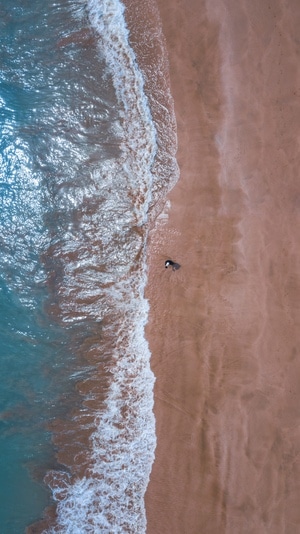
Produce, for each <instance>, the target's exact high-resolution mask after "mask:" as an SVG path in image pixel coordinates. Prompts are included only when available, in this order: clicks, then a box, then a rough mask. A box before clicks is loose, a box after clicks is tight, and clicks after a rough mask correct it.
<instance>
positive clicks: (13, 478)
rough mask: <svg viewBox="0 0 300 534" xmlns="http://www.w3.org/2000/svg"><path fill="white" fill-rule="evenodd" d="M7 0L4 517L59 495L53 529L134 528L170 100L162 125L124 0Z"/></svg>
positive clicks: (144, 448)
mask: <svg viewBox="0 0 300 534" xmlns="http://www.w3.org/2000/svg"><path fill="white" fill-rule="evenodd" d="M0 10H1V17H0V20H1V23H0V24H1V32H2V36H3V47H2V51H1V61H2V65H3V68H2V71H1V78H0V98H1V111H0V120H1V132H2V133H1V179H0V201H1V218H0V224H1V232H0V236H1V237H0V239H1V251H0V277H1V287H0V298H1V300H0V306H1V314H0V317H1V319H0V321H1V325H0V336H1V337H0V343H1V360H0V366H1V376H2V386H1V390H0V399H1V408H0V409H1V436H0V457H1V459H2V460H1V463H0V470H1V473H0V480H1V502H2V503H3V504H4V506H1V516H0V525H1V529H0V530H1V533H3V534H6V533H10V534H12V533H16V534H17V533H19V532H23V531H24V529H25V527H26V525H28V524H29V523H31V522H32V521H34V520H37V519H38V518H39V517H41V515H42V511H43V509H44V508H45V506H47V505H49V504H51V503H53V502H57V503H58V507H57V520H56V523H55V525H53V524H52V526H51V527H50V526H49V532H50V530H51V531H53V532H72V534H74V533H75V532H80V533H82V532H95V529H101V532H111V531H112V530H111V529H112V528H113V529H114V530H113V531H114V532H139V533H140V532H142V531H143V530H144V529H145V514H144V504H143V495H144V492H145V488H146V485H147V481H148V476H149V472H150V468H151V464H152V461H153V456H154V448H155V431H154V418H153V413H152V405H153V393H152V389H153V382H154V378H153V375H152V373H151V371H150V366H149V359H150V353H149V350H148V346H147V343H146V341H145V339H144V325H145V322H146V321H147V313H148V307H147V302H146V301H145V299H144V297H143V291H144V286H145V282H146V271H145V264H144V250H145V243H146V237H147V221H148V213H149V209H150V208H151V209H153V207H154V205H155V203H156V202H157V200H158V199H159V198H163V196H164V194H165V191H166V190H167V189H168V188H169V187H170V183H171V179H172V180H173V181H174V179H175V178H176V176H175V175H176V172H177V169H176V163H175V160H174V150H175V137H174V118H173V115H172V107H171V106H170V107H169V111H168V110H166V108H165V109H164V124H165V125H166V126H164V127H162V126H159V122H158V118H157V119H156V120H153V116H154V115H155V113H154V114H153V112H154V108H155V102H157V100H156V99H155V98H154V97H153V94H154V93H153V94H152V100H151V94H150V90H149V87H150V85H151V84H150V83H149V80H150V76H148V82H147V74H145V76H146V82H147V83H148V92H147V91H146V90H145V87H144V83H145V81H144V78H143V75H142V73H141V71H140V69H139V67H138V63H137V58H136V56H135V53H134V51H133V49H132V47H131V45H130V43H129V37H130V36H129V32H128V29H127V27H126V23H125V19H124V7H123V6H122V4H121V3H120V2H119V1H117V0H103V1H102V0H101V1H100V0H99V1H98V0H90V1H89V2H88V3H87V4H86V3H85V2H83V1H81V0H78V1H74V0H70V1H67V0H59V1H58V2H56V3H53V2H52V1H50V0H46V1H44V2H43V3H42V4H41V3H40V2H39V1H38V0H36V1H33V2H30V3H27V2H26V3H24V1H22V0H17V1H14V2H10V1H9V2H7V1H6V2H5V3H4V2H0ZM159 38H160V37H159V35H158V36H156V39H159ZM145 72H146V71H145ZM168 98H169V100H170V97H169V96H168ZM150 103H151V106H150ZM160 106H161V104H160ZM167 116H168V120H167V121H166V120H165V119H166V117H167ZM172 128H173V131H172ZM168 129H169V130H170V134H168ZM162 139H165V140H166V139H168V143H164V142H162ZM164 144H165V145H166V150H164ZM167 145H168V146H167ZM172 151H173V152H172ZM158 154H159V158H158ZM171 175H172V178H171ZM79 393H80V394H79ZM56 453H58V456H56ZM120 473H122V475H123V474H124V473H126V476H122V477H121V481H120ZM53 499H54V501H53ZM44 528H45V527H44ZM47 528H48V527H47Z"/></svg>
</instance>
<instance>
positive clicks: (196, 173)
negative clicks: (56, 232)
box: [146, 0, 300, 534]
mask: <svg viewBox="0 0 300 534" xmlns="http://www.w3.org/2000/svg"><path fill="white" fill-rule="evenodd" d="M158 6H159V9H160V13H161V17H162V21H163V30H164V34H165V37H166V40H167V47H168V51H169V60H170V76H171V87H172V94H173V97H174V100H175V111H176V117H177V125H178V142H179V150H178V163H179V165H180V171H181V176H180V180H179V182H178V183H177V185H176V186H175V188H174V189H173V190H172V192H171V194H170V195H169V198H168V204H167V207H166V210H165V212H164V213H163V214H162V215H161V216H160V217H159V218H158V219H157V221H156V224H155V227H154V228H153V229H152V231H151V236H150V243H149V251H148V262H149V283H148V288H147V298H148V299H149V302H150V319H149V324H148V327H147V337H148V339H149V344H150V350H151V352H152V369H153V371H154V373H155V375H156V377H157V380H156V386H155V416H156V424H157V439H158V443H157V449H156V459H155V462H154V465H153V469H152V474H151V478H150V483H149V486H148V490H147V493H146V510H147V521H148V529H147V534H177V533H178V534H200V533H201V534H214V533H227V534H254V533H255V534H257V533H259V534H260V533H272V534H283V533H285V534H294V533H295V534H296V533H298V532H299V525H300V508H299V498H300V461H299V453H300V425H299V423H300V328H299V327H300V247H299V239H300V180H299V178H298V174H299V168H300V157H299V148H300V128H299V126H300V100H299V98H300V71H299V51H300V49H299V38H298V28H299V23H300V7H299V4H298V3H297V2H296V0H286V1H280V0H273V1H272V2H269V1H266V0H259V1H258V0H252V1H251V2H250V1H246V0H241V1H238V0H234V1H232V0H208V1H207V2H205V1H204V0H186V1H185V2H183V1H182V0H158ZM168 206H169V208H168ZM166 214H167V215H166ZM168 258H171V259H173V260H175V261H177V262H178V263H180V264H181V268H180V269H179V270H177V271H172V270H170V269H168V270H167V269H165V268H164V261H165V260H166V259H168Z"/></svg>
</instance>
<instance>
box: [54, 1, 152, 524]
mask: <svg viewBox="0 0 300 534" xmlns="http://www.w3.org/2000/svg"><path fill="white" fill-rule="evenodd" d="M88 13H89V17H90V21H91V24H92V25H93V27H94V29H95V31H96V32H97V34H98V36H99V50H100V53H101V54H102V55H103V56H104V58H105V61H106V64H107V65H108V68H109V70H110V73H111V75H112V79H113V83H114V87H115V90H116V95H117V98H118V101H119V104H120V106H121V108H122V116H121V123H120V131H121V138H122V143H121V155H120V157H119V158H115V159H113V160H110V161H107V162H103V163H101V164H99V166H98V167H97V168H96V169H94V170H93V172H92V174H91V176H90V181H89V185H88V188H87V189H86V190H85V191H83V190H81V191H80V192H77V191H76V189H75V188H74V189H73V190H72V187H70V188H69V195H64V196H63V197H62V202H66V201H67V202H73V203H74V204H75V206H77V207H80V206H82V205H83V204H85V203H86V204H87V205H88V204H89V203H92V202H94V203H95V202H96V203H97V201H99V202H100V200H101V210H99V209H95V210H94V212H92V213H91V212H90V211H87V213H86V214H85V213H84V210H83V213H82V216H81V218H80V220H78V221H77V224H76V228H75V227H74V226H72V225H70V228H69V230H68V232H67V233H66V234H65V237H64V241H63V243H62V244H61V246H60V247H59V248H58V249H57V250H56V251H55V252H54V254H57V255H59V256H60V258H62V259H63V260H64V259H65V261H64V275H63V278H62V281H61V284H60V285H59V288H58V289H59V295H60V297H61V298H60V303H61V304H60V306H61V310H62V318H63V320H64V321H65V322H70V323H71V322H73V321H74V317H76V320H78V317H79V318H87V317H88V318H90V319H94V320H96V321H100V320H101V319H103V318H104V317H105V316H106V315H109V317H110V318H112V317H116V320H115V321H113V320H111V321H110V325H109V326H107V327H106V329H107V330H109V329H113V330H114V337H115V344H114V345H115V348H114V351H113V354H112V355H111V357H112V359H113V361H114V365H112V366H111V368H110V371H111V382H110V386H109V390H108V393H107V397H106V401H105V409H104V410H101V411H99V413H95V420H96V428H97V429H96V431H95V432H94V433H93V435H92V437H91V441H90V445H91V453H90V456H91V467H90V469H89V472H88V473H86V475H85V476H84V477H83V478H80V477H77V478H76V480H75V481H74V479H72V480H71V479H69V478H68V476H67V475H66V474H63V473H62V474H60V473H53V483H52V484H51V486H52V488H53V496H54V498H55V499H56V500H57V503H58V504H57V512H58V519H57V526H56V527H53V529H52V530H50V531H49V532H51V533H53V532H59V533H61V534H63V533H64V534H77V533H78V534H84V533H93V534H95V533H99V534H100V533H101V534H105V533H107V534H108V533H110V534H111V533H113V534H118V533H120V534H121V533H124V532H130V533H133V534H134V533H135V534H142V533H143V532H145V530H146V517H145V507H144V494H145V491H146V487H147V484H148V480H149V476H150V471H151V466H152V462H153V459H154V450H155V444H156V436H155V420H154V415H153V385H154V375H153V373H152V371H151V369H150V352H149V349H148V345H147V342H146V340H145V337H144V327H145V323H146V321H147V316H148V304H147V302H146V300H145V299H144V297H143V294H144V288H145V284H146V274H145V264H144V261H143V260H140V261H139V262H138V265H139V268H138V269H132V267H133V266H134V264H135V260H133V258H135V256H136V255H138V254H139V253H141V251H143V250H144V247H145V243H144V239H145V233H142V234H140V233H139V232H135V231H134V230H133V229H134V227H141V226H143V225H144V224H145V223H146V221H147V214H148V210H149V205H150V202H151V192H152V181H153V175H152V173H151V168H152V166H153V162H154V159H155V155H156V150H157V147H156V131H155V127H154V124H153V121H152V118H151V113H150V110H149V106H148V101H147V98H146V96H145V94H144V88H143V78H142V75H141V72H140V70H139V68H138V65H137V62H136V59H135V55H134V53H133V50H132V49H131V47H130V46H129V42H128V37H129V35H128V30H127V28H126V24H125V20H124V7H123V6H122V4H121V3H120V2H119V0H89V2H88ZM116 236H117V237H116ZM72 253H76V255H77V258H78V259H77V260H73V259H70V258H71V257H72V256H71V255H72ZM99 265H100V266H101V265H103V266H105V268H103V269H99ZM104 330H105V328H104ZM99 350H100V349H99Z"/></svg>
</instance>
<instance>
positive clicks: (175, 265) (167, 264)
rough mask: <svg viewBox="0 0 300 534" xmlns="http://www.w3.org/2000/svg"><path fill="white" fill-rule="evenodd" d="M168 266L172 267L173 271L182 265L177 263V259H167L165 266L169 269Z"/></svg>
mask: <svg viewBox="0 0 300 534" xmlns="http://www.w3.org/2000/svg"><path fill="white" fill-rule="evenodd" d="M168 267H172V271H176V270H177V269H179V267H180V265H179V263H176V262H175V261H172V260H166V261H165V268H166V269H167V268H168Z"/></svg>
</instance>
